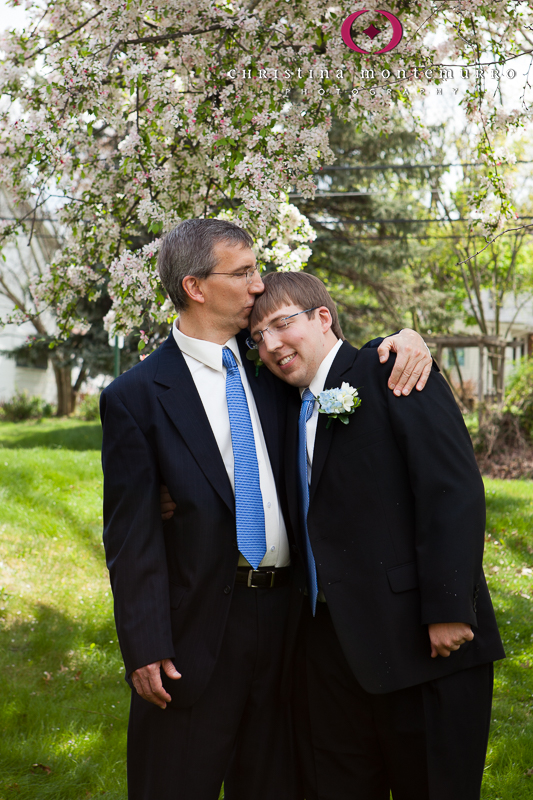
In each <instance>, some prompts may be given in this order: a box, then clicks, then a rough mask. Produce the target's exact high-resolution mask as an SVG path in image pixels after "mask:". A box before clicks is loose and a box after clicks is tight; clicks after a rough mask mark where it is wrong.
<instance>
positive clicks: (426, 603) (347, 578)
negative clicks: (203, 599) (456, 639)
mask: <svg viewBox="0 0 533 800" xmlns="http://www.w3.org/2000/svg"><path fill="white" fill-rule="evenodd" d="M389 374H390V364H389V363H386V364H384V365H381V364H380V363H379V360H378V358H377V356H376V354H375V352H373V351H372V350H370V349H361V350H359V351H358V350H356V349H355V348H353V347H351V346H350V345H349V344H348V343H346V342H345V343H344V344H343V345H342V347H341V348H340V350H339V352H338V354H337V356H336V358H335V360H334V362H333V365H332V367H331V370H330V372H329V375H328V377H327V380H326V385H325V388H334V387H339V386H340V385H341V383H342V382H343V381H346V382H348V383H349V384H351V385H352V386H353V387H355V388H358V389H359V396H360V398H361V401H362V402H361V406H360V407H359V408H357V409H356V410H355V412H354V413H353V415H351V416H350V421H349V424H348V425H343V424H342V423H341V422H339V421H338V420H334V421H333V422H332V423H331V424H330V426H329V428H327V417H326V415H324V414H320V415H319V419H318V427H317V433H316V440H315V447H314V456H313V469H312V480H311V486H310V504H309V513H308V518H307V523H308V530H309V537H310V540H311V544H312V547H313V553H314V556H315V561H316V565H317V570H318V576H319V580H320V582H321V585H322V587H323V590H324V593H325V596H326V599H327V603H328V608H329V610H330V613H331V617H332V620H333V624H334V626H335V629H336V632H337V635H338V638H339V641H340V644H341V646H342V649H343V652H344V654H345V656H346V658H347V660H348V663H349V664H350V667H351V669H352V671H353V673H354V675H355V677H356V678H357V679H358V681H359V683H360V684H361V685H362V686H363V688H364V689H366V690H367V691H369V692H373V693H383V692H391V691H395V690H397V689H402V688H405V687H407V686H411V685H416V684H418V683H423V682H425V681H428V680H431V679H433V678H438V677H441V676H443V675H447V674H449V673H451V672H455V671H458V670H461V669H465V668H468V667H471V666H475V665H477V664H481V663H486V662H489V661H494V660H495V659H498V658H503V656H504V652H503V648H502V644H501V640H500V637H499V633H498V629H497V627H496V621H495V618H494V612H493V609H492V604H491V601H490V597H489V593H488V590H487V586H486V583H485V578H484V576H483V570H482V558H483V543H484V534H485V496H484V487H483V482H482V480H481V476H480V474H479V470H478V467H477V464H476V460H475V457H474V452H473V449H472V444H471V441H470V437H469V435H468V432H467V430H466V427H465V425H464V421H463V418H462V415H461V413H460V411H459V409H458V407H457V404H456V403H455V400H454V399H453V396H452V393H451V391H450V389H449V387H448V385H447V383H446V381H445V380H444V379H443V378H442V376H441V375H440V374H438V372H437V371H436V370H435V369H434V370H433V373H432V374H431V376H430V379H429V381H428V383H427V386H426V388H425V389H424V391H422V392H417V391H413V392H412V393H411V394H410V395H409V396H408V397H400V398H398V397H395V396H394V395H393V394H392V392H391V391H390V390H389V389H388V388H387V379H388V376H389ZM299 409H300V401H299V397H297V398H295V397H294V396H293V395H291V399H290V402H289V411H288V426H287V451H286V459H287V465H288V468H287V470H286V475H287V481H288V497H289V498H290V505H291V519H292V525H293V528H295V529H296V530H297V529H299V528H300V537H301V526H300V517H299V513H300V509H299V507H298V503H297V497H298V487H297V474H296V470H295V469H294V464H295V463H296V453H297V437H298V430H297V421H298V414H299ZM300 550H301V551H302V552H303V547H302V546H301V547H300ZM300 575H301V583H302V585H301V586H300V588H301V589H302V588H303V582H304V580H305V578H304V572H303V569H301V570H300ZM300 597H302V600H301V602H308V600H307V598H303V595H300ZM296 616H297V615H296V614H293V619H294V618H295V617H296ZM433 622H466V623H469V624H471V625H472V627H473V630H474V634H475V638H474V640H473V641H472V642H470V643H467V644H464V645H463V646H462V647H461V648H460V649H459V650H458V651H456V652H453V653H452V654H451V655H450V657H449V658H442V657H440V656H439V657H437V658H435V659H432V658H430V642H429V635H428V630H427V625H428V624H429V623H433Z"/></svg>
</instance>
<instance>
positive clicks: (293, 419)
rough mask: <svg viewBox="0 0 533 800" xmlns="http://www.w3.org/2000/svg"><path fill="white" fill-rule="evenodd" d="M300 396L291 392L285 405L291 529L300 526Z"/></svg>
mask: <svg viewBox="0 0 533 800" xmlns="http://www.w3.org/2000/svg"><path fill="white" fill-rule="evenodd" d="M300 407H301V403H300V397H299V394H298V392H296V391H295V392H294V393H291V397H290V399H289V403H288V407H287V428H286V441H285V448H284V449H285V475H286V479H285V484H286V488H287V502H288V506H289V517H290V520H291V525H292V529H293V531H299V530H300V527H301V517H300V500H299V497H300V489H299V487H298V417H299V416H300Z"/></svg>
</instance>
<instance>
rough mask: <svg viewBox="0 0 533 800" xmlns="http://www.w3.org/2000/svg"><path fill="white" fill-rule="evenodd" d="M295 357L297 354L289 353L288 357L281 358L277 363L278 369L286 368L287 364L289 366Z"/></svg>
mask: <svg viewBox="0 0 533 800" xmlns="http://www.w3.org/2000/svg"><path fill="white" fill-rule="evenodd" d="M297 355H298V353H289V355H288V356H283V358H280V360H279V361H278V367H286V366H287V364H291V363H292V362H293V361H294V359H295V358H296V356H297Z"/></svg>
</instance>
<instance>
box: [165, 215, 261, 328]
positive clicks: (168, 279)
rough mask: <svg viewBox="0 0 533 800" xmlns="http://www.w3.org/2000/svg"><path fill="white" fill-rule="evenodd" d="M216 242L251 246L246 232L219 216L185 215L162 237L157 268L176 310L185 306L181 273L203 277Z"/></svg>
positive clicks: (213, 262) (210, 267)
mask: <svg viewBox="0 0 533 800" xmlns="http://www.w3.org/2000/svg"><path fill="white" fill-rule="evenodd" d="M218 242H224V243H225V244H229V245H232V246H234V247H250V248H251V247H252V245H253V239H252V237H251V236H250V234H249V233H247V232H246V231H245V230H243V228H239V226H238V225H235V224H234V223H233V222H226V221H225V220H222V219H186V220H184V222H180V224H179V225H177V226H176V227H175V228H174V229H173V230H171V231H170V232H169V233H167V235H166V236H165V238H164V239H163V241H162V243H161V246H160V248H159V255H158V257H157V268H158V270H159V276H160V278H161V282H162V284H163V286H164V287H165V289H166V290H167V292H168V296H169V297H170V299H171V300H172V302H173V303H174V306H175V308H176V311H178V312H180V311H183V309H185V308H187V304H188V296H187V293H186V291H185V290H184V288H183V279H184V278H185V276H186V275H193V276H194V277H195V278H207V276H208V275H209V273H210V272H212V271H213V270H214V268H215V267H216V264H217V259H216V256H215V253H214V247H215V245H216V244H218Z"/></svg>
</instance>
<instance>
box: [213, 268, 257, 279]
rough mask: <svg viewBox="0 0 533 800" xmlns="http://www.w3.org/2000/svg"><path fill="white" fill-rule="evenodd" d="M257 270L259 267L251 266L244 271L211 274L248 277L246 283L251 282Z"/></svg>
mask: <svg viewBox="0 0 533 800" xmlns="http://www.w3.org/2000/svg"><path fill="white" fill-rule="evenodd" d="M257 271H258V270H257V267H249V268H248V269H246V270H244V271H243V272H210V273H209V275H229V276H230V278H246V283H251V282H252V281H253V279H254V277H255V273H256V272H257ZM209 275H208V276H207V277H209Z"/></svg>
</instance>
